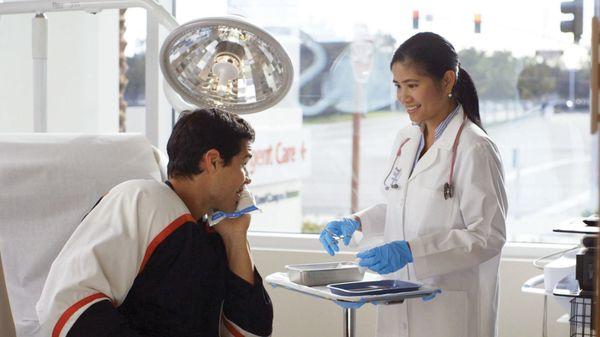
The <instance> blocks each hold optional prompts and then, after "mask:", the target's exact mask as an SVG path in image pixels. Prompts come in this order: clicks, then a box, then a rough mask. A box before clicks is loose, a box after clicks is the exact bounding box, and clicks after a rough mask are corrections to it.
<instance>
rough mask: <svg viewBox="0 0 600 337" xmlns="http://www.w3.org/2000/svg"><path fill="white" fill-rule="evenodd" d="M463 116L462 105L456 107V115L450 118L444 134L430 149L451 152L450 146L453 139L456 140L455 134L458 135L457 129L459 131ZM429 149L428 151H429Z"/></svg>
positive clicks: (452, 143)
mask: <svg viewBox="0 0 600 337" xmlns="http://www.w3.org/2000/svg"><path fill="white" fill-rule="evenodd" d="M464 116H465V112H464V110H463V107H462V105H460V104H459V105H458V113H457V114H456V115H455V116H454V117H453V118H452V120H451V121H450V123H449V124H448V126H447V127H446V129H445V130H444V132H443V133H442V134H441V135H440V138H438V139H437V140H436V141H435V142H434V143H433V145H432V146H431V149H434V148H440V149H444V150H447V151H452V146H453V145H454V139H455V138H456V134H457V133H458V129H460V125H461V124H462V121H463V118H464ZM431 149H430V150H431Z"/></svg>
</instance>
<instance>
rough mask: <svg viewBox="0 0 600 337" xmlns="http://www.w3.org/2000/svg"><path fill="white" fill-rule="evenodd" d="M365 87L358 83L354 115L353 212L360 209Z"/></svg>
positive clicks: (351, 207)
mask: <svg viewBox="0 0 600 337" xmlns="http://www.w3.org/2000/svg"><path fill="white" fill-rule="evenodd" d="M362 96H363V88H362V85H361V84H360V83H357V84H356V112H355V113H354V114H353V116H352V183H351V188H352V190H351V202H350V209H351V212H352V213H354V212H357V211H358V191H359V185H358V184H359V178H360V118H361V114H362V110H363V109H362V106H363V104H362V103H363V102H362Z"/></svg>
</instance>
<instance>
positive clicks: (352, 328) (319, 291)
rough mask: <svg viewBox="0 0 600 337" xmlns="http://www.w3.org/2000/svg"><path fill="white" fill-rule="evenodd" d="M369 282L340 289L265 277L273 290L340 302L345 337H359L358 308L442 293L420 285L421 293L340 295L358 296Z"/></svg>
mask: <svg viewBox="0 0 600 337" xmlns="http://www.w3.org/2000/svg"><path fill="white" fill-rule="evenodd" d="M365 279H366V280H363V281H361V282H346V283H340V284H337V285H338V286H335V285H329V286H305V285H301V284H297V283H294V282H292V281H290V279H289V277H288V274H287V273H282V272H280V273H274V274H271V275H268V276H267V277H266V278H265V281H266V282H267V283H268V284H270V285H271V286H273V287H281V288H284V289H287V290H291V291H296V292H299V293H302V294H305V295H310V296H314V297H318V298H322V299H324V300H329V301H333V302H337V304H338V305H340V306H341V307H342V311H343V317H344V320H343V325H342V329H343V336H344V337H355V336H356V322H355V317H356V309H358V308H359V307H361V306H362V305H363V304H365V303H371V304H375V305H387V304H396V303H402V302H404V300H406V299H409V298H418V297H425V296H428V295H432V294H434V293H437V292H439V291H440V289H438V288H434V287H430V286H427V285H420V287H419V288H418V289H417V290H409V291H402V292H396V293H385V292H379V293H378V294H374V295H340V293H347V294H352V293H353V291H355V292H354V293H360V291H357V290H359V289H358V286H361V287H362V286H363V285H367V286H370V284H372V283H373V282H371V281H370V280H369V278H368V276H365ZM375 282H381V281H375ZM355 285H357V286H355ZM332 286H333V287H332ZM361 289H363V288H361ZM332 290H333V292H332ZM340 291H341V292H340ZM344 291H347V292H344Z"/></svg>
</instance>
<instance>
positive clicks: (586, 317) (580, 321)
mask: <svg viewBox="0 0 600 337" xmlns="http://www.w3.org/2000/svg"><path fill="white" fill-rule="evenodd" d="M594 304H595V303H594V302H593V301H592V299H591V298H585V297H573V299H572V300H571V318H570V319H569V322H570V323H571V331H570V334H569V336H571V337H589V336H596V329H595V326H594Z"/></svg>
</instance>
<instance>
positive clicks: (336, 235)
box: [319, 218, 360, 256]
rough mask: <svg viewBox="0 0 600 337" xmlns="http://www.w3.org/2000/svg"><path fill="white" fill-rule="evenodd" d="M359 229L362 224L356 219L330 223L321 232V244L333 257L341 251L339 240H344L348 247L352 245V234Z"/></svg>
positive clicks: (338, 220) (344, 219)
mask: <svg viewBox="0 0 600 337" xmlns="http://www.w3.org/2000/svg"><path fill="white" fill-rule="evenodd" d="M358 227H360V224H359V223H358V221H356V220H354V219H349V218H343V219H337V220H333V221H330V222H329V223H328V224H327V225H326V226H325V229H324V230H323V231H322V232H321V235H320V236H319V241H321V244H322V245H323V247H325V250H327V252H328V253H329V255H331V256H333V255H335V252H338V251H339V250H340V247H338V240H339V239H340V238H342V240H343V241H344V245H346V246H347V245H348V244H349V243H350V239H352V234H353V233H354V232H355V231H356V230H357V229H358Z"/></svg>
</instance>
